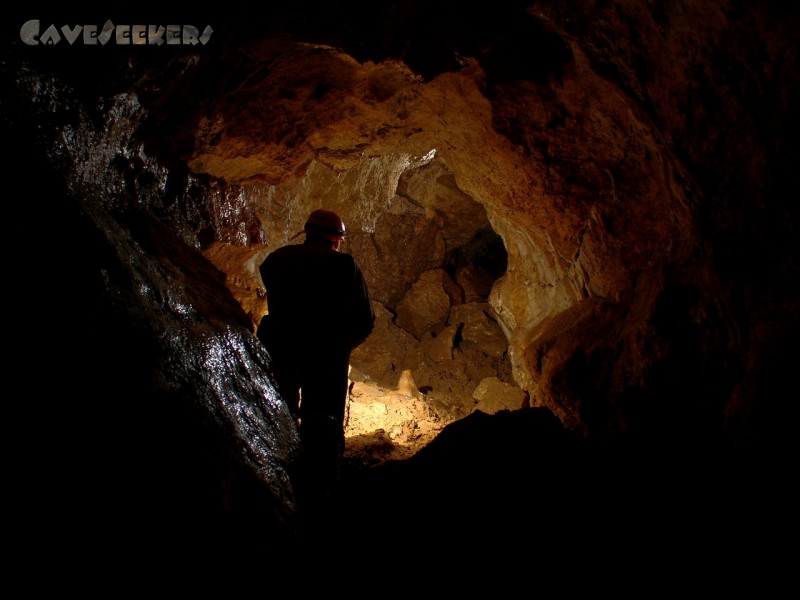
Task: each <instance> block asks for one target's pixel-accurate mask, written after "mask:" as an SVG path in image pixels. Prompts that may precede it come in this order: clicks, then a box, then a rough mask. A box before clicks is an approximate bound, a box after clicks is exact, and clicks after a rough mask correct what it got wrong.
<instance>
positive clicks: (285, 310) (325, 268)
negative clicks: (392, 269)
mask: <svg viewBox="0 0 800 600" xmlns="http://www.w3.org/2000/svg"><path fill="white" fill-rule="evenodd" d="M259 271H260V274H261V280H262V281H263V283H264V287H265V288H266V290H267V310H268V313H269V314H268V315H267V318H266V323H265V327H260V328H259V338H262V341H264V342H265V344H266V345H267V346H268V347H270V345H272V344H279V345H281V346H282V347H286V346H291V347H294V348H303V349H315V348H321V349H330V350H333V349H335V348H342V349H345V350H346V351H347V352H349V351H350V350H352V349H353V348H355V347H356V346H358V345H359V344H361V343H362V342H363V341H364V340H365V339H366V338H367V337H368V336H369V334H370V333H371V332H372V330H373V328H374V326H375V314H374V312H373V310H372V305H371V303H370V298H369V292H368V290H367V284H366V282H365V280H364V276H363V274H362V272H361V269H360V268H359V267H358V265H357V264H356V262H355V259H354V258H353V257H352V256H351V255H350V254H346V253H342V252H337V251H335V250H333V249H331V248H330V247H328V246H326V245H324V244H315V243H312V242H309V241H306V242H305V243H302V244H295V245H290V246H284V247H282V248H278V249H277V250H275V251H274V252H272V253H271V254H270V255H269V256H267V258H266V259H265V260H264V262H263V263H261V266H260V267H259ZM264 338H266V339H264Z"/></svg>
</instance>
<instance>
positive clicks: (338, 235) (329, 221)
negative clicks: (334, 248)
mask: <svg viewBox="0 0 800 600" xmlns="http://www.w3.org/2000/svg"><path fill="white" fill-rule="evenodd" d="M304 229H305V232H306V233H313V234H315V235H318V236H320V237H323V238H325V239H326V240H330V241H332V242H335V241H341V240H343V239H344V236H345V227H344V221H342V218H341V217H340V216H339V215H337V214H336V213H335V212H332V211H330V210H323V209H318V210H315V211H314V212H312V213H311V214H310V215H309V216H308V220H307V221H306V224H305V227H304Z"/></svg>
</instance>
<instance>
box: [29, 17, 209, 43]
mask: <svg viewBox="0 0 800 600" xmlns="http://www.w3.org/2000/svg"><path fill="white" fill-rule="evenodd" d="M212 33H214V30H213V29H212V28H211V25H207V26H206V28H205V29H203V32H202V33H200V30H199V29H198V28H197V27H195V26H194V25H115V24H114V23H112V22H111V20H108V21H106V22H105V24H104V25H103V27H102V28H100V29H98V27H97V25H73V26H70V25H62V26H61V27H56V26H55V25H50V26H48V27H47V28H46V29H45V30H44V31H42V25H41V23H40V22H39V20H38V19H33V20H31V21H27V22H26V23H25V24H24V25H23V26H22V28H21V29H20V30H19V37H20V39H21V40H22V41H23V42H25V43H26V44H27V45H29V46H55V45H56V44H60V43H61V42H62V40H63V41H65V42H66V43H67V44H69V45H70V46H72V45H74V44H83V45H86V46H95V45H98V44H99V45H100V46H105V45H106V44H108V43H113V44H116V45H118V46H145V45H149V46H162V45H164V44H167V45H170V46H174V45H179V46H196V45H197V44H202V45H203V46H205V45H206V44H207V43H208V40H209V39H211V34H212Z"/></svg>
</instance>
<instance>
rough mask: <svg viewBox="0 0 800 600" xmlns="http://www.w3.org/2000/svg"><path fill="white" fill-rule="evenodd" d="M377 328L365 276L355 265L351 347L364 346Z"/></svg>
mask: <svg viewBox="0 0 800 600" xmlns="http://www.w3.org/2000/svg"><path fill="white" fill-rule="evenodd" d="M374 328H375V312H374V311H373V310H372V302H371V300H370V297H369V290H368V289H367V282H366V280H365V279H364V274H363V273H362V272H361V269H359V268H358V265H355V272H354V274H353V288H352V300H351V304H350V339H351V342H350V347H351V348H357V347H358V346H360V345H361V344H363V343H364V342H365V341H366V339H367V338H368V337H369V335H370V334H371V333H372V330H373V329H374Z"/></svg>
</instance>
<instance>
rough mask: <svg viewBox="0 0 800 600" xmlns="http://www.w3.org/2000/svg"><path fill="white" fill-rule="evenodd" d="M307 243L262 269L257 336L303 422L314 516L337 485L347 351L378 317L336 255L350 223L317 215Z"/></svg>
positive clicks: (307, 501) (357, 275)
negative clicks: (262, 309)
mask: <svg viewBox="0 0 800 600" xmlns="http://www.w3.org/2000/svg"><path fill="white" fill-rule="evenodd" d="M304 231H305V236H306V237H305V241H304V242H303V243H302V244H292V245H288V246H284V247H282V248H279V249H277V250H275V251H274V252H272V253H271V254H270V255H269V256H267V258H266V259H265V260H264V262H263V263H261V266H260V267H259V271H260V273H261V280H262V281H263V283H264V287H265V288H266V291H267V310H268V314H267V315H266V316H265V317H264V319H263V320H262V321H261V324H260V325H259V328H258V337H259V339H260V340H261V341H262V342H263V343H264V345H265V346H266V347H267V350H268V351H269V354H270V357H271V358H272V361H273V364H272V368H273V376H274V378H275V380H276V384H277V388H278V391H279V392H280V394H281V396H282V397H283V399H284V400H285V401H286V402H287V404H288V405H289V409H290V410H291V411H292V413H293V414H294V415H295V416H296V417H299V428H300V439H301V442H302V445H303V461H302V470H301V475H302V477H301V479H300V481H298V482H295V483H298V484H299V485H298V486H297V490H298V503H299V504H300V507H301V508H304V507H305V508H306V509H310V510H311V511H317V510H318V509H319V508H320V507H324V506H325V505H326V504H329V503H330V501H331V500H332V498H333V495H334V494H335V492H336V488H337V486H338V483H339V477H340V467H341V460H342V456H343V454H344V415H345V406H346V402H347V386H348V369H349V362H350V352H351V351H352V350H353V349H354V348H356V347H357V346H358V345H360V344H361V343H362V342H363V341H364V340H365V339H366V338H367V337H368V336H369V334H370V333H371V332H372V330H373V328H374V325H375V314H374V312H373V310H372V305H371V303H370V298H369V293H368V291H367V285H366V282H365V281H364V276H363V274H362V272H361V269H360V268H359V267H358V265H357V264H356V262H355V260H354V259H353V257H352V256H351V255H350V254H346V253H342V252H339V246H340V245H341V244H342V242H343V241H344V236H345V225H344V222H343V221H342V219H341V218H340V217H339V215H337V214H336V213H334V212H331V211H327V210H315V211H314V212H312V213H311V215H310V216H309V217H308V220H307V222H306V224H305V227H304Z"/></svg>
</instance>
